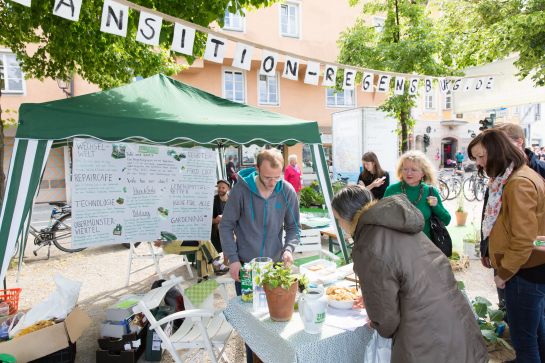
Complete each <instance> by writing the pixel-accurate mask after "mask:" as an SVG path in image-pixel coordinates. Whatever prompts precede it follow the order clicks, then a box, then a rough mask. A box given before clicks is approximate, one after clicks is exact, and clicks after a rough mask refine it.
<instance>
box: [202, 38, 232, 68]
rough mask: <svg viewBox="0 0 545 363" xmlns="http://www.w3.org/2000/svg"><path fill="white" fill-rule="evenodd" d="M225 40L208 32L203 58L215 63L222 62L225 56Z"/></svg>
mask: <svg viewBox="0 0 545 363" xmlns="http://www.w3.org/2000/svg"><path fill="white" fill-rule="evenodd" d="M226 44H227V40H225V39H224V38H220V37H217V36H215V35H213V34H208V39H206V49H205V50H204V59H206V60H207V61H211V62H215V63H223V58H224V57H225V48H226V47H227V46H226Z"/></svg>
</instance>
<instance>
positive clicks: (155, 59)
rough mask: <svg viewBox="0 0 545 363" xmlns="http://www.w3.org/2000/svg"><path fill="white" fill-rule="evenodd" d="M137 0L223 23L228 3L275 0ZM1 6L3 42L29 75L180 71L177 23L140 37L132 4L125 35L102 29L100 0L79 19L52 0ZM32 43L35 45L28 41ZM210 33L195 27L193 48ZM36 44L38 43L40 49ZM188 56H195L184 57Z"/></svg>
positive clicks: (90, 0) (111, 78) (117, 77)
mask: <svg viewBox="0 0 545 363" xmlns="http://www.w3.org/2000/svg"><path fill="white" fill-rule="evenodd" d="M133 2H134V3H135V4H138V5H141V6H144V7H146V8H149V9H157V10H158V11H160V12H162V13H165V14H168V15H172V16H175V17H177V18H180V19H184V20H187V21H190V22H192V23H195V24H198V25H202V26H205V27H207V26H208V25H209V24H210V23H212V22H214V21H216V22H217V23H218V24H219V25H220V26H222V25H223V18H224V15H225V9H226V8H227V6H228V5H229V4H231V5H230V6H229V10H230V11H231V12H241V9H242V8H250V7H260V6H268V5H270V4H272V3H273V2H274V0H241V1H231V0H191V1H189V0H185V1H170V0H133ZM1 3H2V6H0V44H2V45H3V46H6V47H8V48H10V49H11V50H12V51H13V52H14V53H15V54H16V56H17V59H19V60H20V61H21V62H22V63H21V68H22V70H23V71H24V72H25V74H26V76H27V77H34V78H38V79H43V78H46V77H51V78H60V79H64V80H67V79H69V78H70V77H72V76H73V74H75V73H77V74H79V75H80V76H81V77H83V78H84V79H85V80H87V81H89V82H91V83H94V84H97V85H98V86H100V87H101V88H111V87H114V86H119V85H121V84H124V83H128V82H131V81H132V79H133V78H134V77H135V76H143V77H148V76H151V75H154V74H157V73H160V72H162V73H165V74H168V75H171V74H174V73H177V72H179V71H180V70H181V69H182V68H183V66H182V65H180V62H179V59H178V58H180V57H182V55H180V54H176V53H174V52H172V51H170V45H171V42H172V33H173V28H174V25H173V24H172V23H170V22H167V21H164V22H163V27H162V31H161V39H160V45H159V46H158V47H152V46H149V45H146V44H143V43H140V42H137V41H136V31H137V28H138V20H139V12H137V11H133V10H130V11H129V21H128V31H127V37H125V38H123V37H120V36H116V35H112V34H107V33H103V32H101V31H100V19H101V15H102V7H103V1H102V0H86V1H84V2H83V4H82V7H81V14H80V19H79V21H77V22H72V21H70V20H66V19H63V18H61V17H58V16H55V15H53V14H52V9H53V6H54V3H55V2H54V1H53V0H43V1H33V2H32V7H30V8H28V7H26V6H22V5H20V4H17V3H14V2H11V1H2V2H1ZM29 44H32V45H31V46H28V45H29ZM205 44H206V34H203V33H200V32H197V36H196V39H195V47H194V54H195V55H196V56H200V55H202V54H203V51H204V46H205ZM36 48H37V49H36ZM186 59H187V61H188V62H190V63H191V62H193V60H194V58H192V57H186Z"/></svg>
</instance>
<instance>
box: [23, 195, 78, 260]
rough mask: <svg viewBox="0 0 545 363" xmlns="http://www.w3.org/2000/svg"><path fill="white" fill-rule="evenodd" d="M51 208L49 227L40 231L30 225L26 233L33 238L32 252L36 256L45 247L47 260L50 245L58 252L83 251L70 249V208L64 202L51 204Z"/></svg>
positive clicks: (49, 253)
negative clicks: (34, 247) (33, 248)
mask: <svg viewBox="0 0 545 363" xmlns="http://www.w3.org/2000/svg"><path fill="white" fill-rule="evenodd" d="M49 205H52V206H53V209H52V210H51V215H50V218H49V226H48V227H45V228H42V229H40V230H38V229H36V228H35V227H33V226H32V225H30V226H29V230H28V232H29V233H30V234H31V235H32V236H33V237H34V245H35V246H37V248H36V249H35V250H34V251H32V253H33V254H34V256H38V250H40V249H41V248H42V247H45V246H47V248H48V249H47V258H49V257H50V255H51V244H54V245H55V247H57V248H58V249H59V250H61V251H63V252H67V253H74V252H80V251H83V250H84V249H85V248H86V247H80V248H72V247H71V244H72V207H71V206H70V205H68V204H66V203H64V202H51V203H49Z"/></svg>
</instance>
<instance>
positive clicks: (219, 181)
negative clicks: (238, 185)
mask: <svg viewBox="0 0 545 363" xmlns="http://www.w3.org/2000/svg"><path fill="white" fill-rule="evenodd" d="M221 183H223V184H225V185H227V186H228V187H229V188H231V184H229V182H228V181H227V180H225V179H220V180H218V182H217V183H216V185H217V186H219V185H220V184H221Z"/></svg>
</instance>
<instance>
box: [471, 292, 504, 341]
mask: <svg viewBox="0 0 545 363" xmlns="http://www.w3.org/2000/svg"><path fill="white" fill-rule="evenodd" d="M471 304H472V306H473V310H474V311H475V314H477V321H478V323H479V328H480V329H481V334H482V335H483V337H484V338H485V340H486V341H487V342H489V343H493V344H501V345H503V346H505V347H506V348H508V349H510V350H513V348H512V347H511V346H510V345H509V344H508V343H507V342H506V341H505V340H504V339H502V338H501V334H500V333H501V332H502V330H501V329H500V327H502V326H505V322H504V321H503V319H504V318H505V313H504V312H503V311H501V310H496V309H492V303H491V302H490V301H488V300H487V299H485V298H484V297H481V296H477V297H476V298H475V300H473V301H472V302H471Z"/></svg>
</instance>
